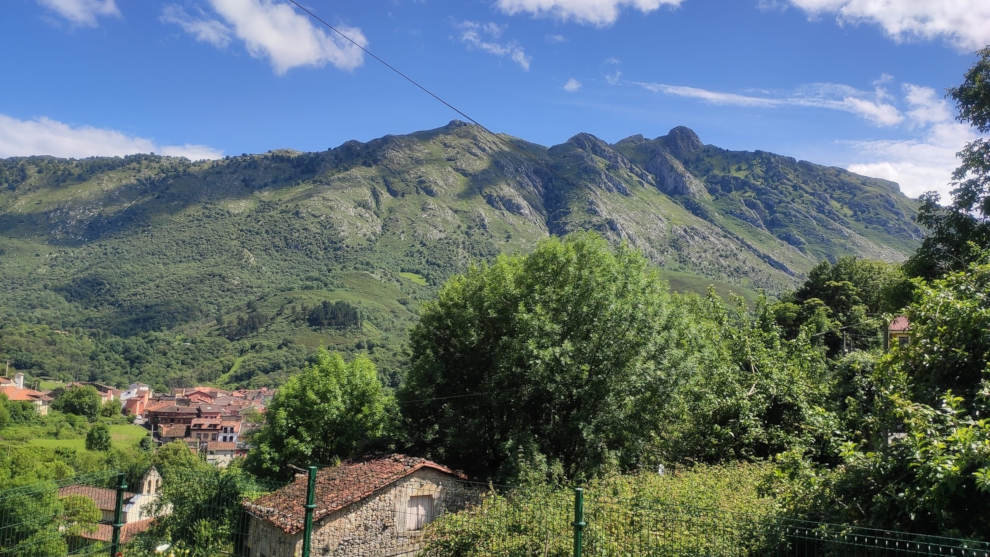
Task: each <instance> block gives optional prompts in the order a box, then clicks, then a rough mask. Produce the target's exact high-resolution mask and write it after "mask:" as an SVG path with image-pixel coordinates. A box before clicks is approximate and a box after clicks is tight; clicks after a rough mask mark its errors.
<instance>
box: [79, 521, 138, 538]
mask: <svg viewBox="0 0 990 557" xmlns="http://www.w3.org/2000/svg"><path fill="white" fill-rule="evenodd" d="M154 521H155V519H154V518H146V519H144V520H135V521H134V522H128V523H127V524H124V525H123V526H121V527H120V543H127V542H128V541H130V539H131V538H133V537H134V536H136V535H138V534H140V533H141V532H144V531H145V530H147V529H148V528H150V527H151V523H152V522H154ZM79 537H80V538H86V539H87V540H97V541H101V542H108V541H110V540H111V538H112V537H113V526H111V525H109V524H97V525H96V531H95V532H83V533H81V534H79Z"/></svg>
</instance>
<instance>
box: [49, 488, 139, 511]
mask: <svg viewBox="0 0 990 557" xmlns="http://www.w3.org/2000/svg"><path fill="white" fill-rule="evenodd" d="M69 495H82V496H84V497H89V498H90V499H92V500H93V502H94V503H96V508H98V509H100V510H101V511H113V510H115V509H114V507H115V506H116V505H117V490H116V489H109V488H106V487H93V486H91V485H67V486H65V487H63V488H61V489H59V490H58V496H59V497H68V496H69ZM134 495H135V494H134V493H131V492H129V491H125V492H124V504H125V505H126V504H127V501H128V500H130V498H131V497H134Z"/></svg>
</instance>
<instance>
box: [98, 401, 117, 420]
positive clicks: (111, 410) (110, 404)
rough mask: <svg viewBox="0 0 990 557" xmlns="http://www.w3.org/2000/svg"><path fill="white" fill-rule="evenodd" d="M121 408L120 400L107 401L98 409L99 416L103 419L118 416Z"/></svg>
mask: <svg viewBox="0 0 990 557" xmlns="http://www.w3.org/2000/svg"><path fill="white" fill-rule="evenodd" d="M121 408H122V406H121V404H120V399H116V398H115V399H113V400H108V401H107V402H106V404H104V405H103V406H101V407H100V415H101V416H103V417H104V418H113V417H116V416H120V415H121Z"/></svg>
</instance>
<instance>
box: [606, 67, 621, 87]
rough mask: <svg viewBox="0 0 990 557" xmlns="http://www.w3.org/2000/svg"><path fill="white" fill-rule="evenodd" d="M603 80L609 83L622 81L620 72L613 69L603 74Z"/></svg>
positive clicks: (614, 83)
mask: <svg viewBox="0 0 990 557" xmlns="http://www.w3.org/2000/svg"><path fill="white" fill-rule="evenodd" d="M605 81H606V82H608V84H609V85H618V84H619V82H620V81H622V72H621V71H619V70H615V71H614V72H610V73H607V74H605Z"/></svg>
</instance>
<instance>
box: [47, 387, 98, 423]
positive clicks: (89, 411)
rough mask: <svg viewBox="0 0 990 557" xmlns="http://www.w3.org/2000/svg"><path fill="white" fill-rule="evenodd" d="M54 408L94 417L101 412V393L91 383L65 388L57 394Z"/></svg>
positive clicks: (53, 403)
mask: <svg viewBox="0 0 990 557" xmlns="http://www.w3.org/2000/svg"><path fill="white" fill-rule="evenodd" d="M52 408H53V409H55V410H59V411H61V412H67V413H69V414H76V415H77V416H85V417H87V418H90V419H93V418H96V416H97V414H99V412H100V393H99V391H97V390H96V389H95V388H94V387H91V386H89V385H85V386H82V387H70V388H68V389H63V390H62V392H61V393H58V394H57V395H56V396H55V400H54V401H53V402H52Z"/></svg>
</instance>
